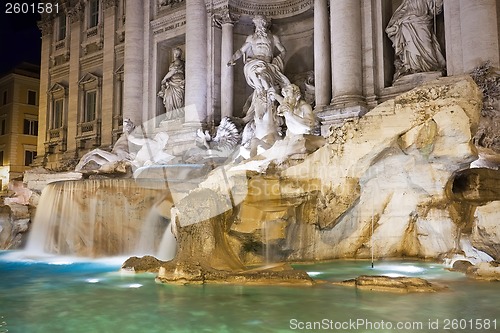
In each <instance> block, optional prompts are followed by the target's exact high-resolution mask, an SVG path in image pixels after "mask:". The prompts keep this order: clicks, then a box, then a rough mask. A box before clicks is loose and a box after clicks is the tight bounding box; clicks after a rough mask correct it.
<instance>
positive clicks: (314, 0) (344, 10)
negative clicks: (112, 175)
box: [37, 0, 500, 169]
mask: <svg viewBox="0 0 500 333" xmlns="http://www.w3.org/2000/svg"><path fill="white" fill-rule="evenodd" d="M403 2H408V3H411V4H409V5H414V4H416V3H417V2H422V3H424V2H425V3H426V5H427V6H432V5H434V12H433V14H434V17H433V18H432V31H433V34H434V35H435V36H436V38H437V42H438V43H439V46H440V49H441V53H442V55H443V57H444V61H445V63H446V65H445V68H443V70H440V71H429V72H428V73H419V74H418V75H413V76H408V77H407V78H406V79H405V80H402V81H400V82H398V83H396V81H394V77H395V73H396V71H397V70H396V67H397V65H396V63H397V57H398V55H397V50H396V49H395V48H394V46H393V41H391V39H390V38H389V36H388V34H387V32H386V29H387V27H388V25H389V23H391V19H392V18H393V17H394V16H395V13H396V12H397V11H398V9H399V8H400V7H401V6H403V5H405V4H404V3H403ZM58 3H59V4H60V6H59V7H58V12H57V13H56V12H53V13H52V14H47V15H45V16H43V17H42V21H41V22H40V28H41V30H42V64H41V78H42V79H41V82H40V91H41V94H40V120H39V124H40V135H39V140H38V156H39V158H38V159H37V163H39V164H43V165H45V166H46V167H49V168H54V169H57V168H64V165H65V163H70V162H71V161H73V162H74V161H75V160H77V159H78V158H79V157H81V156H82V155H83V154H84V153H85V152H87V151H88V150H89V149H92V148H96V147H101V148H104V149H106V148H108V147H110V146H111V145H112V144H113V142H114V141H116V139H117V137H118V136H119V135H120V133H121V131H122V129H121V124H122V119H123V118H124V117H125V118H130V119H131V120H132V121H133V122H134V123H135V124H140V123H143V122H146V121H148V120H151V119H156V120H155V121H153V122H150V123H149V125H150V126H152V127H153V128H154V127H158V126H160V127H161V126H164V127H166V128H167V129H168V130H169V131H170V132H171V133H174V135H171V140H170V141H169V144H170V145H171V147H172V151H173V153H174V154H175V153H180V152H181V151H182V149H181V148H179V147H184V146H186V145H189V143H190V142H192V140H193V138H194V133H195V131H194V129H195V128H199V127H200V126H206V127H211V126H214V125H217V124H218V121H220V119H221V117H224V116H241V115H242V114H243V109H244V107H245V102H246V101H247V98H248V96H249V95H250V94H251V93H252V90H251V88H250V87H249V86H248V85H247V83H246V81H245V76H244V74H243V64H242V62H241V61H240V62H238V63H237V64H236V66H227V65H226V64H227V62H228V60H229V59H230V57H231V55H232V54H233V53H234V52H235V50H237V49H238V48H239V47H240V46H241V45H242V44H243V43H244V42H245V39H246V37H247V36H248V35H250V34H252V33H253V31H254V26H253V24H252V17H253V16H254V15H256V14H263V15H265V16H266V17H267V18H268V19H270V20H271V22H272V25H271V31H272V32H273V33H274V34H276V35H278V36H279V37H280V38H281V41H282V44H283V45H284V46H285V47H286V49H287V52H286V58H285V64H284V73H285V75H286V76H287V77H288V78H290V80H291V81H293V82H297V83H298V84H302V85H304V83H307V84H308V85H309V86H314V97H313V100H312V103H313V104H314V107H315V113H316V115H317V116H318V118H319V119H320V121H321V125H322V131H323V134H326V133H327V132H328V128H329V126H330V125H331V124H334V123H338V122H341V121H343V119H346V118H350V117H357V116H362V115H363V114H364V113H366V112H368V111H369V110H370V109H371V108H373V107H375V106H376V105H377V104H379V103H381V102H383V101H385V100H387V99H390V98H392V97H394V96H396V95H398V94H399V93H401V92H404V91H407V90H409V89H412V88H413V87H415V86H416V85H418V84H420V83H422V82H423V81H425V80H428V79H431V78H435V77H437V76H441V75H447V76H452V75H462V74H465V73H468V72H470V71H471V70H472V69H473V68H474V67H476V66H478V65H480V64H481V63H483V62H485V61H491V62H492V64H493V65H494V66H497V67H498V66H499V45H500V42H499V36H500V33H499V31H500V20H499V14H500V3H498V2H497V1H496V0H475V1H469V0H418V1H417V0H409V1H408V0H404V1H403V0H268V1H265V2H263V1H258V0H248V1H241V0H146V1H142V0H126V1H125V0H65V1H62V0H61V1H58ZM403 7H404V6H403ZM175 48H178V49H181V50H182V53H183V58H184V59H183V60H185V85H184V86H185V98H184V103H185V112H184V118H183V119H180V120H179V121H177V122H176V121H170V122H168V123H163V125H161V124H160V123H161V119H162V118H161V117H162V114H164V113H165V108H164V105H163V103H162V99H161V98H159V97H158V92H159V91H160V90H161V85H162V79H163V78H164V76H165V74H166V73H167V72H168V71H169V66H170V64H171V62H172V61H173V55H172V54H173V52H172V51H173V50H174V49H175ZM149 125H148V126H149ZM176 147H177V148H179V149H178V151H177V152H176Z"/></svg>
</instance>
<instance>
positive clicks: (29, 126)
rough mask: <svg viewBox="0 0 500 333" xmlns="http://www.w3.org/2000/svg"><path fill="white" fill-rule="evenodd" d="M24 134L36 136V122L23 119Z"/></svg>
mask: <svg viewBox="0 0 500 333" xmlns="http://www.w3.org/2000/svg"><path fill="white" fill-rule="evenodd" d="M23 133H24V134H27V135H38V120H30V119H24V131H23Z"/></svg>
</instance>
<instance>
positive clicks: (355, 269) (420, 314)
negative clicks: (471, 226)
mask: <svg viewBox="0 0 500 333" xmlns="http://www.w3.org/2000/svg"><path fill="white" fill-rule="evenodd" d="M12 254H13V253H12V252H8V251H6V252H0V332H20V333H36V332H40V333H41V332H43V333H45V332H47V333H49V332H50V333H57V332H64V333H72V332H85V333H89V332H99V333H104V332H112V333H114V332H120V333H126V332H141V333H143V332H144V333H146V332H500V309H499V306H500V283H488V282H476V281H470V280H468V279H466V278H465V277H464V276H463V275H461V274H458V273H453V272H448V271H446V270H444V269H443V267H442V266H441V265H437V264H433V263H427V262H401V261H398V262H395V261H394V262H392V261H387V262H376V263H375V268H374V269H371V268H370V263H369V262H366V261H334V262H330V263H321V264H315V265H301V266H297V267H300V268H303V269H305V270H307V271H308V272H310V274H311V275H314V276H315V277H316V278H320V279H325V280H330V281H339V280H343V279H347V278H353V277H356V276H358V275H361V274H389V275H393V276H396V275H406V276H420V277H424V278H427V279H429V280H431V281H435V282H441V283H444V284H446V285H447V286H448V287H449V290H448V291H445V292H441V293H433V294H392V293H382V292H373V291H360V290H355V289H353V288H349V287H341V286H332V285H327V284H325V285H317V286H314V287H277V286H226V285H224V286H222V285H206V286H169V285H161V284H156V283H155V282H154V276H153V275H151V274H140V275H133V274H121V273H119V272H118V269H119V266H120V264H121V262H122V260H121V259H118V260H114V261H113V260H111V261H101V262H73V263H70V261H69V260H68V261H65V260H61V258H56V259H46V260H45V262H40V261H29V260H24V261H18V259H15V261H11V260H12V259H9V258H12V257H13V256H12ZM14 257H15V258H17V257H16V256H14ZM452 320H455V321H454V322H453V321H452ZM459 320H461V321H459ZM487 320H489V326H488V327H489V328H488V329H485V328H484V327H486V324H487ZM494 320H496V322H494ZM382 321H383V324H382ZM315 322H316V323H315ZM353 323H354V324H356V325H358V326H355V325H353ZM370 323H371V326H369V325H370ZM389 323H390V324H391V325H393V327H392V328H391V329H389V328H388V325H389ZM397 324H402V325H403V326H402V327H403V328H402V329H397V328H396V327H395V325H397ZM436 324H437V325H438V326H437V328H438V329H432V328H431V327H429V326H431V325H433V327H436ZM479 324H481V325H482V328H481V329H477V328H479ZM494 324H495V325H496V329H495V326H494ZM314 325H316V327H315V326H314ZM342 325H344V328H342ZM346 325H350V326H346ZM382 325H383V326H382ZM404 325H406V327H407V328H410V327H413V328H414V329H405V328H404ZM460 325H461V326H462V328H460ZM314 327H315V329H314ZM453 327H454V328H453ZM300 328H304V329H300ZM306 328H311V329H309V330H307V329H306Z"/></svg>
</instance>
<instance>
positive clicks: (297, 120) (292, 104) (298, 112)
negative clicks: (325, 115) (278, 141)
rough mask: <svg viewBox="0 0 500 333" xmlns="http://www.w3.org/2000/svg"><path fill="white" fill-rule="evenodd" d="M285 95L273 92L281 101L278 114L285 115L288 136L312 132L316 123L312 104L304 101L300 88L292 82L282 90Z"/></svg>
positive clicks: (276, 98)
mask: <svg viewBox="0 0 500 333" xmlns="http://www.w3.org/2000/svg"><path fill="white" fill-rule="evenodd" d="M281 93H282V94H283V97H282V96H280V95H278V94H275V93H272V97H273V98H274V99H275V100H277V101H278V103H280V106H278V116H283V117H285V123H286V127H287V136H288V135H290V134H292V135H301V134H311V133H312V132H313V129H314V125H315V117H314V114H313V110H312V107H311V105H309V104H308V103H307V102H306V101H304V100H303V99H302V98H301V97H302V96H301V94H300V88H299V87H298V86H296V85H295V84H290V85H288V86H286V87H285V88H283V89H282V90H281Z"/></svg>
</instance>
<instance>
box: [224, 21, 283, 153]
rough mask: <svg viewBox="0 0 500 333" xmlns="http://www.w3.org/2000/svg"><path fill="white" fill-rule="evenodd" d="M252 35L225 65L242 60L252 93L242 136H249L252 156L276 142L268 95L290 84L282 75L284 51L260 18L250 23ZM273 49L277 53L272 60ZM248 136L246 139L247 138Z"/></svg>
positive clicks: (276, 125) (276, 123)
mask: <svg viewBox="0 0 500 333" xmlns="http://www.w3.org/2000/svg"><path fill="white" fill-rule="evenodd" d="M253 23H254V24H255V33H254V34H252V35H250V36H248V37H247V38H246V40H245V43H244V44H243V46H241V48H239V49H238V50H237V51H236V52H235V53H234V54H233V56H232V57H231V59H230V61H229V62H228V63H227V65H228V66H232V65H234V64H235V61H236V60H238V59H240V58H241V57H243V62H244V68H243V70H244V74H245V78H246V81H247V83H248V85H249V86H250V87H252V88H253V89H254V92H253V94H252V98H251V103H250V107H249V109H248V112H247V116H246V117H245V118H246V119H251V121H250V122H249V123H248V124H247V126H246V128H245V130H244V133H243V136H244V137H248V136H250V137H251V139H249V140H246V142H249V146H250V149H251V151H252V153H251V155H255V153H256V151H257V150H256V149H257V146H260V147H262V148H263V149H268V148H269V147H271V146H272V145H273V144H274V142H276V140H278V139H279V138H280V121H279V119H278V117H277V115H276V110H275V105H274V100H272V99H271V97H270V93H271V92H274V91H275V90H276V89H281V88H283V87H285V86H287V85H289V84H290V80H289V79H288V78H287V77H286V76H285V75H284V74H283V65H284V62H283V61H284V57H285V54H286V49H285V47H284V46H283V44H281V41H280V39H279V37H278V36H276V35H274V34H272V33H271V32H270V31H269V30H268V21H267V19H266V17H265V16H263V15H256V16H255V17H254V19H253ZM275 49H276V50H277V51H278V52H279V53H278V55H277V56H274V51H275ZM249 133H250V135H249Z"/></svg>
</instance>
